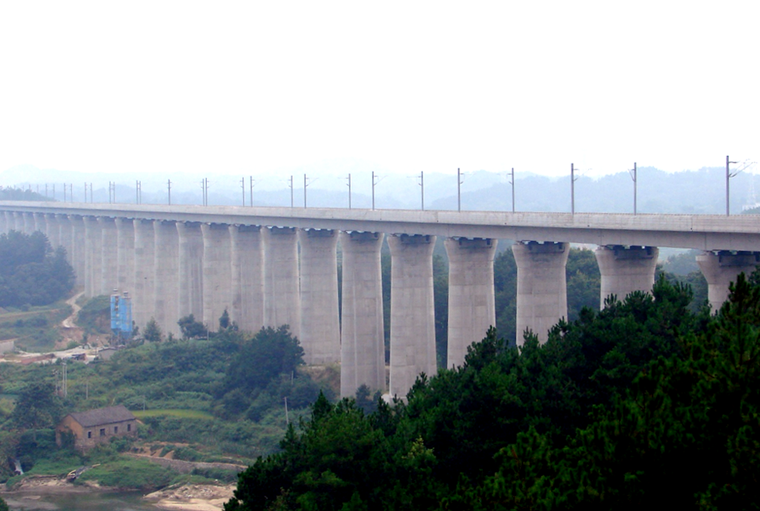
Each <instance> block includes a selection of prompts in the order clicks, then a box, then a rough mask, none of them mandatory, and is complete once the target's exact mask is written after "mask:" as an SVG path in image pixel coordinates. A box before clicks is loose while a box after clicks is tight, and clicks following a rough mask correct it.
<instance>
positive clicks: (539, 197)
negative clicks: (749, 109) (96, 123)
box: [0, 162, 760, 214]
mask: <svg viewBox="0 0 760 511" xmlns="http://www.w3.org/2000/svg"><path fill="white" fill-rule="evenodd" d="M297 170H301V169H297ZM307 171H308V181H307V188H306V201H307V206H308V207H338V208H347V207H348V186H347V185H348V179H347V177H348V174H349V173H350V174H351V185H352V186H351V190H352V193H351V205H352V207H354V208H369V207H371V205H372V198H371V197H372V186H371V183H372V170H367V166H366V165H362V164H360V163H353V164H352V163H351V162H348V163H346V162H344V163H343V164H341V165H340V168H339V169H338V170H337V171H336V169H335V168H334V167H332V168H327V167H325V168H318V169H315V168H314V167H309V168H308V169H307ZM568 174H569V172H568ZM579 175H580V177H579ZM375 176H376V178H375V181H376V186H375V207H376V208H378V209H420V207H421V201H422V197H421V191H422V190H421V187H420V185H419V182H420V176H419V174H417V175H416V176H411V175H410V176H403V175H394V174H388V173H383V172H382V169H379V168H378V169H377V170H375ZM202 177H203V176H189V175H187V174H182V173H176V172H174V173H167V174H166V175H162V176H157V175H155V174H153V175H143V176H141V175H139V174H137V173H131V174H85V173H80V172H68V171H58V170H51V169H38V168H36V167H33V166H31V165H19V166H16V167H13V168H11V169H8V170H6V171H4V172H3V173H1V174H0V185H2V186H15V187H22V188H28V187H31V188H32V190H35V191H38V190H39V192H40V193H43V194H44V193H45V190H46V188H45V187H46V185H47V194H48V196H51V197H52V196H53V188H55V198H56V199H57V200H63V199H64V194H63V189H64V183H66V185H67V192H66V200H71V192H73V195H74V200H75V201H77V202H81V201H82V200H83V197H84V187H85V183H88V184H89V183H92V185H93V194H92V195H93V200H94V201H95V202H108V201H109V191H108V190H109V182H114V183H116V202H121V203H134V202H135V182H136V181H137V180H139V181H140V182H141V185H140V186H141V190H142V203H144V204H149V203H155V204H166V203H167V180H171V188H172V203H173V204H202V185H201V180H202ZM242 178H244V179H245V183H244V190H245V204H246V205H250V177H249V176H233V175H220V174H216V175H211V174H209V176H208V179H209V189H208V203H209V204H210V205H241V204H242V203H243V197H242V196H243V187H241V179H242ZM576 178H577V180H576V183H575V211H576V212H605V213H631V212H633V181H632V179H631V176H630V175H629V173H627V172H620V173H617V174H610V175H606V176H602V177H597V178H591V177H585V176H583V174H582V173H579V174H576ZM253 179H254V183H253V184H254V188H253V195H254V205H256V206H290V205H291V187H290V175H287V176H284V177H283V176H253ZM509 181H510V178H509V176H508V175H507V174H505V173H496V172H488V171H484V170H481V171H475V172H468V173H464V174H463V178H462V184H461V205H462V209H463V210H482V211H511V210H512V200H511V195H512V190H511V185H510V184H509ZM756 181H757V179H756V176H755V174H752V173H749V172H742V173H740V174H739V175H737V176H736V177H734V178H733V179H731V197H730V200H731V212H732V213H734V214H738V213H740V212H741V211H742V209H743V208H746V207H750V206H757V199H756V197H755V186H756V184H757V183H756ZM69 185H72V187H71V188H70V189H69ZM424 185H425V186H424V201H425V209H432V210H455V209H457V178H456V175H451V174H444V173H432V172H431V173H427V172H426V173H425V174H424ZM69 190H71V191H69ZM759 190H760V189H759ZM515 197H516V200H515V210H516V211H550V212H569V211H570V176H569V175H568V176H566V177H562V178H550V177H545V176H539V175H535V174H529V173H522V174H521V173H520V172H519V171H516V173H515ZM292 199H293V205H294V206H295V207H303V205H304V175H303V172H300V173H297V172H295V171H294V173H293V189H292ZM88 200H89V197H88ZM725 200H726V189H725V168H721V167H712V168H702V169H700V170H697V171H684V172H677V173H668V172H664V171H661V170H658V169H655V168H653V167H639V169H638V212H639V213H692V214H724V213H725Z"/></svg>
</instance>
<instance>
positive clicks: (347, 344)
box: [339, 232, 385, 397]
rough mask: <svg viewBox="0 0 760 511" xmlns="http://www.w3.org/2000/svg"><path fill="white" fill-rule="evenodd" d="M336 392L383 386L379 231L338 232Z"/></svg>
mask: <svg viewBox="0 0 760 511" xmlns="http://www.w3.org/2000/svg"><path fill="white" fill-rule="evenodd" d="M339 238H340V246H341V250H342V252H343V282H342V297H343V300H342V302H341V308H342V311H341V319H342V325H341V352H340V360H341V362H340V394H341V396H343V397H350V396H354V395H355V394H356V389H358V388H359V387H361V386H362V385H366V386H367V387H369V388H370V390H371V391H372V392H373V393H374V392H375V391H378V390H379V391H381V392H382V391H384V390H385V331H384V322H383V282H382V271H381V267H380V248H381V247H382V244H383V234H382V233H376V232H350V233H347V232H341V233H340V235H339Z"/></svg>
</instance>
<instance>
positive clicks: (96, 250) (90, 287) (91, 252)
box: [83, 216, 103, 298]
mask: <svg viewBox="0 0 760 511" xmlns="http://www.w3.org/2000/svg"><path fill="white" fill-rule="evenodd" d="M83 221H84V230H85V271H84V278H85V284H84V288H85V295H86V296H87V297H89V298H92V297H94V296H97V295H98V294H100V268H101V261H102V259H103V254H102V252H101V247H100V246H101V237H100V224H99V223H98V220H97V217H94V216H85V217H83Z"/></svg>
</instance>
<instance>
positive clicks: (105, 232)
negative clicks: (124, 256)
mask: <svg viewBox="0 0 760 511" xmlns="http://www.w3.org/2000/svg"><path fill="white" fill-rule="evenodd" d="M98 223H99V224H100V236H101V250H102V254H103V255H102V262H101V266H100V292H99V293H98V294H101V295H107V296H108V295H110V294H111V293H112V292H113V290H114V289H116V287H117V286H118V285H119V282H118V278H119V250H118V249H119V246H118V240H117V232H116V222H115V221H114V219H113V218H111V217H107V216H101V217H98Z"/></svg>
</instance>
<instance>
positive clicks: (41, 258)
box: [0, 231, 74, 307]
mask: <svg viewBox="0 0 760 511" xmlns="http://www.w3.org/2000/svg"><path fill="white" fill-rule="evenodd" d="M73 287H74V270H73V269H72V268H71V265H69V263H68V262H67V261H66V252H65V251H64V250H63V248H61V247H59V248H58V249H56V250H55V252H54V251H53V250H52V249H51V248H50V243H49V242H48V239H47V237H45V235H44V234H42V233H41V232H39V231H37V232H35V233H33V234H31V235H29V234H24V233H21V232H18V231H10V232H9V233H7V234H0V307H22V306H25V305H47V304H50V303H53V302H55V301H56V300H60V299H61V298H64V297H65V296H66V295H67V294H68V293H69V292H70V291H71V289H72V288H73Z"/></svg>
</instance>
